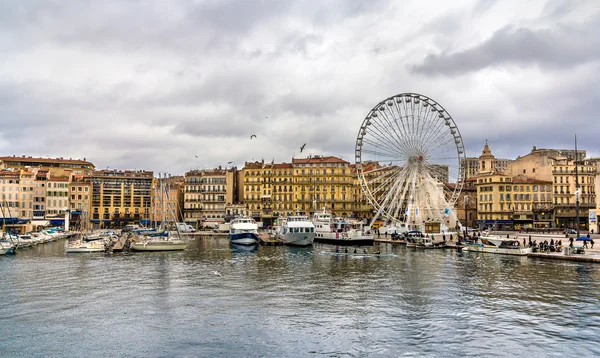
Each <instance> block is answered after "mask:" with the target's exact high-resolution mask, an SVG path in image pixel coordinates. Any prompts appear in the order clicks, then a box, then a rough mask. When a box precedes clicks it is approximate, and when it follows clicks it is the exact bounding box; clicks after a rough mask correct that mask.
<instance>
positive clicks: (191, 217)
mask: <svg viewBox="0 0 600 358" xmlns="http://www.w3.org/2000/svg"><path fill="white" fill-rule="evenodd" d="M236 176H237V169H235V168H231V169H223V168H221V167H219V168H216V169H209V170H193V171H189V172H187V173H186V174H185V191H184V198H183V216H184V221H185V222H186V223H188V224H190V225H192V226H194V227H196V228H201V227H203V226H210V227H215V226H216V225H218V224H220V223H223V222H225V217H226V216H227V210H226V207H227V205H231V204H234V200H235V198H236V186H237V185H236Z"/></svg>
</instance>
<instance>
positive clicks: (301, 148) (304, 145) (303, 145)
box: [300, 143, 306, 153]
mask: <svg viewBox="0 0 600 358" xmlns="http://www.w3.org/2000/svg"><path fill="white" fill-rule="evenodd" d="M304 147H306V143H304V144H302V147H300V153H302V151H303V150H304Z"/></svg>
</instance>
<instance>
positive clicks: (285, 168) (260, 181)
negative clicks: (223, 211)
mask: <svg viewBox="0 0 600 358" xmlns="http://www.w3.org/2000/svg"><path fill="white" fill-rule="evenodd" d="M239 183H240V187H243V190H241V191H240V193H241V197H240V199H242V200H243V202H244V204H245V205H246V208H247V210H248V212H249V213H250V215H251V216H252V217H254V218H255V219H256V220H257V221H262V222H263V224H264V225H266V226H268V225H272V224H273V222H274V220H275V219H276V218H277V217H279V216H285V215H292V214H296V213H300V214H303V215H312V214H313V213H314V212H315V211H320V210H322V209H323V208H327V210H329V211H331V212H332V213H333V214H334V215H336V216H352V215H353V214H354V208H355V202H354V198H355V192H356V180H355V171H354V170H353V169H352V168H351V167H350V164H349V163H348V162H347V161H345V160H342V159H340V158H337V157H331V156H329V157H323V156H313V157H308V158H298V159H297V158H294V159H292V163H274V162H272V163H270V164H268V163H264V161H261V162H253V163H248V162H247V163H245V165H244V168H243V169H242V170H241V172H240V178H239Z"/></svg>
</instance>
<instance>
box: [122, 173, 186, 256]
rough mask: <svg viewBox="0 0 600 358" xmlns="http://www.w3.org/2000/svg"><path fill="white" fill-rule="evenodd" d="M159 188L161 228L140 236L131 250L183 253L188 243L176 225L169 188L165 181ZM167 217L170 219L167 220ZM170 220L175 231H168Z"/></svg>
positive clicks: (133, 243) (161, 182)
mask: <svg viewBox="0 0 600 358" xmlns="http://www.w3.org/2000/svg"><path fill="white" fill-rule="evenodd" d="M159 180H160V176H159ZM159 186H160V196H159V198H160V207H161V221H160V228H159V230H158V231H157V232H156V233H151V234H150V235H146V236H138V238H140V239H137V240H136V239H134V241H132V242H131V246H130V248H131V249H132V250H134V251H181V250H185V249H186V248H187V247H188V243H187V242H186V241H184V240H182V239H181V232H180V231H179V226H178V225H176V224H175V223H177V218H176V217H175V213H174V210H173V208H172V207H171V203H170V201H169V191H168V188H167V187H166V186H165V183H164V182H163V181H160V185H159ZM165 203H166V205H165ZM167 215H168V216H169V218H167ZM165 219H167V220H165ZM168 219H171V222H172V223H174V226H175V231H169V230H168V221H169V220H168ZM165 221H167V222H165Z"/></svg>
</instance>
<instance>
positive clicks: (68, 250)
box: [66, 247, 105, 253]
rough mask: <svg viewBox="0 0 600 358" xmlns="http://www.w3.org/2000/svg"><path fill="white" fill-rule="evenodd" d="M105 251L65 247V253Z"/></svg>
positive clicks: (101, 250)
mask: <svg viewBox="0 0 600 358" xmlns="http://www.w3.org/2000/svg"><path fill="white" fill-rule="evenodd" d="M104 251H105V249H104V248H103V247H102V248H100V247H67V249H66V252H67V253H85V252H104Z"/></svg>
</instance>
